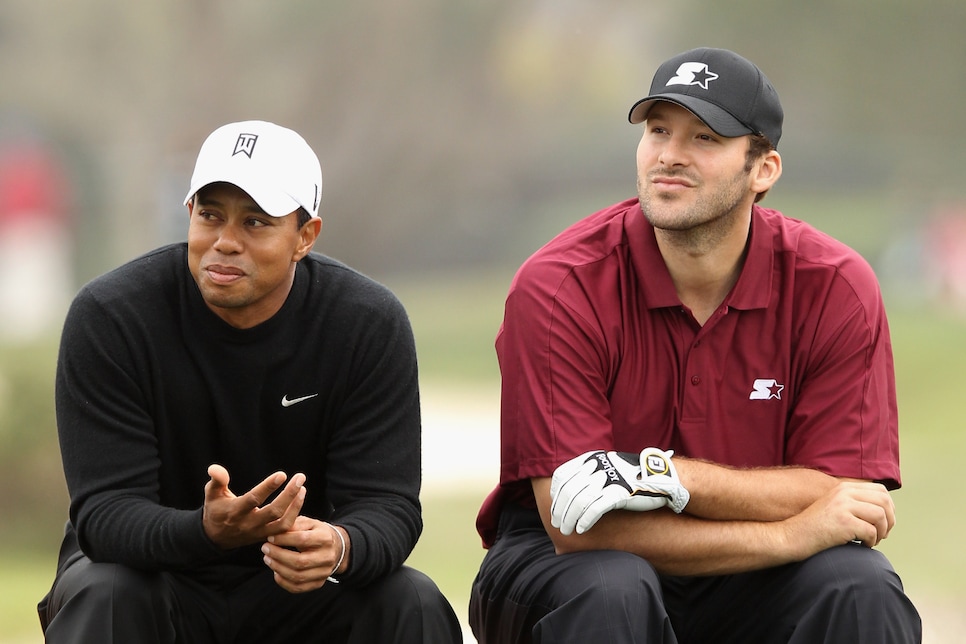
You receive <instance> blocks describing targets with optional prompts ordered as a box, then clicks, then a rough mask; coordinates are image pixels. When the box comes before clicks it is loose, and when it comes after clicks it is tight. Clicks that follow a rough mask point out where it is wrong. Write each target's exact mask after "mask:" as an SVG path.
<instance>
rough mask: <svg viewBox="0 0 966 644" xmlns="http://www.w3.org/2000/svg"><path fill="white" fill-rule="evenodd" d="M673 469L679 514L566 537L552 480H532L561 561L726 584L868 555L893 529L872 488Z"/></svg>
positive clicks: (681, 464)
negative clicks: (764, 571)
mask: <svg viewBox="0 0 966 644" xmlns="http://www.w3.org/2000/svg"><path fill="white" fill-rule="evenodd" d="M674 461H675V465H676V468H677V472H678V475H679V477H680V479H681V483H682V484H683V485H684V486H685V487H686V488H687V489H688V490H689V491H690V493H691V500H690V501H689V503H688V505H687V507H686V508H685V511H684V512H683V513H681V514H674V513H673V512H672V511H671V510H669V509H667V508H661V509H659V510H653V511H649V512H630V511H625V510H617V511H612V512H608V513H607V514H605V515H604V516H603V517H602V518H601V519H600V521H599V522H597V524H596V525H595V526H594V527H593V528H592V529H591V530H589V531H587V532H585V533H584V534H576V533H574V534H571V535H568V536H564V535H563V534H561V532H560V531H559V530H558V529H556V528H554V527H552V526H551V523H550V504H551V498H550V478H534V479H532V480H531V482H532V485H533V491H534V495H535V497H536V500H537V507H538V509H539V511H540V516H541V519H542V520H543V524H544V527H545V528H546V530H547V533H548V534H549V535H550V538H551V540H552V541H553V544H554V547H555V549H556V551H557V552H558V554H564V553H571V552H579V551H585V550H624V551H627V552H632V553H634V554H637V555H639V556H641V557H643V558H645V559H647V560H648V561H649V562H650V563H651V564H652V565H653V566H654V567H655V568H656V569H657V570H658V571H659V572H661V573H662V574H670V575H717V574H731V573H738V572H745V571H749V570H756V569H760V568H768V567H772V566H778V565H782V564H785V563H790V562H793V561H801V560H803V559H806V558H807V557H809V556H811V555H813V554H815V553H817V552H821V551H822V550H826V549H828V548H831V547H833V546H837V545H842V544H845V543H849V542H851V541H856V540H857V541H861V542H862V544H863V545H865V546H866V547H873V546H875V545H877V544H878V543H879V542H880V541H881V540H882V539H885V538H886V537H887V536H888V535H889V531H890V530H891V529H892V527H893V526H894V525H895V507H894V505H893V502H892V497H891V496H890V495H889V492H888V491H887V490H886V488H885V487H884V486H882V485H880V484H878V483H872V482H867V481H855V480H848V479H839V478H835V477H832V476H829V475H826V474H824V473H822V472H819V471H817V470H813V469H808V468H802V467H780V468H762V469H745V470H741V469H732V468H728V467H724V466H720V465H716V464H713V463H708V462H705V461H698V460H691V459H680V458H675V459H674Z"/></svg>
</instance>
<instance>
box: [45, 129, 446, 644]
mask: <svg viewBox="0 0 966 644" xmlns="http://www.w3.org/2000/svg"><path fill="white" fill-rule="evenodd" d="M321 192H322V173H321V169H320V165H319V161H318V158H317V157H316V155H315V153H314V152H313V151H312V149H311V148H310V147H309V146H308V144H307V143H306V142H305V140H304V139H303V138H302V137H301V136H299V135H298V134H296V133H295V132H293V131H292V130H289V129H286V128H282V127H279V126H277V125H274V124H271V123H267V122H263V121H246V122H241V123H232V124H228V125H225V126H223V127H221V128H218V129H217V130H215V131H214V132H213V133H212V134H211V135H210V136H209V137H208V139H207V140H206V141H205V143H204V145H203V146H202V148H201V152H200V153H199V155H198V160H197V163H196V166H195V171H194V174H193V176H192V179H191V186H190V190H189V191H188V194H187V197H186V199H185V204H186V206H187V209H188V215H189V225H188V241H187V243H186V244H185V243H180V244H173V245H170V246H166V247H163V248H160V249H157V250H155V251H153V252H150V253H148V254H146V255H144V256H142V257H140V258H138V259H135V260H133V261H131V262H129V263H127V264H125V265H124V266H121V267H120V268H117V269H115V270H113V271H111V272H109V273H107V274H106V275H104V276H101V277H100V278H98V279H95V280H94V281H92V282H91V283H89V284H87V285H86V286H85V287H83V288H82V289H81V291H80V292H79V294H78V295H77V297H76V298H75V300H74V302H73V304H72V306H71V309H70V311H69V313H68V315H67V319H66V322H65V325H64V331H63V336H62V340H61V348H60V356H59V359H58V364H57V377H56V408H57V422H58V432H59V436H60V443H61V452H62V456H63V463H64V471H65V475H66V479H67V485H68V489H69V492H70V499H71V505H70V521H69V522H68V524H67V528H66V534H65V538H64V543H63V546H62V549H61V554H60V559H59V562H58V570H57V577H56V579H55V581H54V584H53V588H52V589H51V592H50V593H49V594H48V596H47V597H46V598H45V599H44V601H43V602H41V604H40V607H39V609H40V616H41V622H42V624H43V625H44V630H45V634H46V638H47V641H48V642H58V643H59V642H93V641H97V642H115V641H116V642H125V643H127V642H138V643H143V642H174V641H179V642H180V641H188V642H192V644H194V643H197V642H289V641H295V638H300V639H302V638H304V639H306V640H308V641H326V642H360V643H361V642H365V643H367V644H368V643H370V642H459V641H461V640H462V637H461V633H460V628H459V624H458V621H457V619H456V616H455V614H454V613H453V609H452V607H451V606H450V605H449V603H448V602H447V601H446V599H445V598H444V597H443V596H442V594H441V593H440V591H439V589H438V588H437V587H436V585H435V584H434V583H433V582H432V580H430V579H429V578H428V577H426V576H425V575H423V574H422V573H420V572H418V571H416V570H413V569H411V568H408V567H405V566H403V562H404V561H405V560H406V558H407V557H408V555H409V553H410V552H411V550H412V548H413V547H414V545H415V544H416V541H417V539H418V537H419V535H420V532H421V530H422V517H421V508H420V503H419V488H420V411H419V389H418V378H417V363H416V353H415V344H414V341H413V336H412V330H411V328H410V325H409V320H408V317H407V315H406V312H405V310H404V309H403V307H402V305H401V304H400V303H399V301H398V300H397V299H396V298H395V297H394V296H393V294H392V293H391V292H390V291H388V290H387V289H386V288H385V287H383V286H381V285H379V284H377V283H375V282H374V281H372V280H370V279H368V278H366V277H365V276H363V275H361V274H360V273H358V272H356V271H354V270H353V269H351V268H349V267H348V266H345V265H344V264H341V263H340V262H338V261H336V260H333V259H331V258H328V257H326V256H323V255H321V254H318V253H311V252H310V251H311V248H312V246H313V244H314V242H315V241H316V239H317V237H318V235H319V231H320V229H321V226H322V222H321V220H320V219H319V216H318V207H319V198H320V196H321Z"/></svg>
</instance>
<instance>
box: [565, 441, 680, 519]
mask: <svg viewBox="0 0 966 644" xmlns="http://www.w3.org/2000/svg"><path fill="white" fill-rule="evenodd" d="M673 455H674V452H673V451H667V452H665V451H664V450H661V449H658V448H656V447H647V448H645V449H644V450H643V451H642V452H641V453H640V455H637V454H633V453H630V452H614V451H610V452H605V451H603V450H596V451H592V452H586V453H584V454H581V455H580V456H578V457H576V458H572V459H570V460H569V461H567V462H566V463H564V464H563V465H561V466H560V467H558V468H557V469H556V470H555V471H554V473H553V477H552V478H551V480H550V503H551V505H550V524H551V525H552V526H553V527H555V528H559V529H560V532H561V533H562V534H564V535H569V534H571V533H572V532H573V531H574V529H576V530H577V534H583V533H585V532H587V531H588V530H590V529H591V528H592V527H593V526H594V524H595V523H597V521H598V519H600V517H602V516H603V515H604V514H605V513H606V512H610V511H611V510H620V509H624V510H635V511H637V512H644V511H647V510H656V509H658V508H662V507H664V506H665V505H667V506H668V507H670V508H671V509H672V510H674V511H675V512H677V513H680V512H681V511H682V510H684V506H686V505H687V504H688V501H689V500H690V499H691V495H690V493H689V492H688V491H687V489H685V487H684V486H683V485H681V481H680V479H678V475H677V472H676V471H675V469H674V464H673V463H671V456H673ZM641 464H643V468H642V467H641Z"/></svg>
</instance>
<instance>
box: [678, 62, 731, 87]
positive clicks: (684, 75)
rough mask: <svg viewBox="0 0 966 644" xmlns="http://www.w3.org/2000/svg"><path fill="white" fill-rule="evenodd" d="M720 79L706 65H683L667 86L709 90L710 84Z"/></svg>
mask: <svg viewBox="0 0 966 644" xmlns="http://www.w3.org/2000/svg"><path fill="white" fill-rule="evenodd" d="M716 78H718V75H717V74H715V73H714V72H713V71H711V70H710V69H708V65H707V64H706V63H682V64H681V66H680V67H678V70H677V72H675V74H674V77H673V78H671V80H669V81H668V82H667V84H665V87H670V86H671V85H689V86H690V85H697V86H699V87H700V88H701V89H708V83H710V82H711V81H713V80H715V79H716Z"/></svg>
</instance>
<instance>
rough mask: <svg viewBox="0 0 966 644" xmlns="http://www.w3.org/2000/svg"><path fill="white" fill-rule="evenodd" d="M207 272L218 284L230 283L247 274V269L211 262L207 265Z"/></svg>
mask: <svg viewBox="0 0 966 644" xmlns="http://www.w3.org/2000/svg"><path fill="white" fill-rule="evenodd" d="M205 273H206V274H207V275H208V277H209V278H210V279H211V281H213V282H216V283H218V284H230V283H232V282H234V281H236V280H238V279H240V278H242V277H244V275H245V271H243V270H242V269H240V268H237V267H235V266H225V265H223V264H209V265H208V266H206V267H205Z"/></svg>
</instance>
